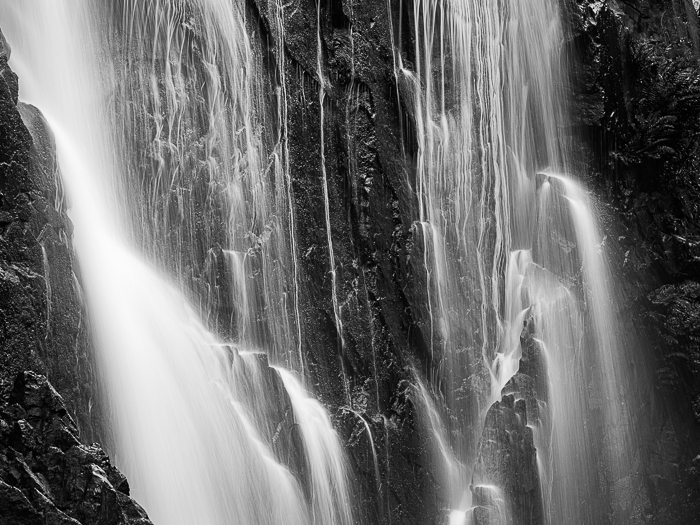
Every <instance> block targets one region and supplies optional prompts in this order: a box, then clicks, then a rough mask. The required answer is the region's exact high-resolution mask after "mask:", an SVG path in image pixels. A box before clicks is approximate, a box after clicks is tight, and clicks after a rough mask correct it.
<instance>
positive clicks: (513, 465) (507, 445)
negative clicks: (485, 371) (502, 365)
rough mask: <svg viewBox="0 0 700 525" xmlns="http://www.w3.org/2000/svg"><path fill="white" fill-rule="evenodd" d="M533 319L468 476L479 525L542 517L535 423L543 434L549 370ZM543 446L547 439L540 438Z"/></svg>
mask: <svg viewBox="0 0 700 525" xmlns="http://www.w3.org/2000/svg"><path fill="white" fill-rule="evenodd" d="M533 332H534V326H533V321H532V319H531V318H530V319H528V321H527V322H526V323H525V327H524V328H523V331H522V334H521V336H520V346H521V349H522V357H521V360H520V368H519V370H518V373H517V374H515V375H514V376H513V377H512V378H511V380H510V381H509V382H508V383H507V384H506V386H505V387H504V388H503V392H502V393H503V397H502V399H501V401H497V402H496V403H494V404H493V405H492V406H491V408H489V410H488V412H487V414H486V420H485V422H484V430H483V432H482V435H481V441H480V442H479V451H478V457H477V463H476V466H475V468H474V475H473V479H472V488H471V490H472V494H473V502H474V506H476V507H477V509H475V511H474V518H475V522H476V523H477V524H478V525H491V524H493V525H497V524H502V523H509V524H510V523H522V524H537V523H543V522H544V513H543V499H542V498H543V494H542V482H541V481H542V480H540V472H539V469H538V466H537V454H538V453H539V454H544V453H545V451H544V450H537V449H536V447H535V440H534V435H533V428H538V429H539V431H540V432H541V433H542V435H543V436H544V435H546V434H547V433H548V432H547V429H546V428H543V427H542V425H541V423H542V418H541V414H540V410H541V409H540V407H541V406H544V407H546V402H547V380H546V378H547V371H546V368H545V365H544V359H543V357H542V353H541V349H540V347H539V344H538V343H537V342H536V341H535V340H534V336H533ZM542 445H545V446H546V444H545V443H542Z"/></svg>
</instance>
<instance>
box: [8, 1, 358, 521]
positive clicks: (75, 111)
mask: <svg viewBox="0 0 700 525" xmlns="http://www.w3.org/2000/svg"><path fill="white" fill-rule="evenodd" d="M122 7H123V12H122V13H121V14H122V18H121V21H122V23H123V26H122V28H128V30H127V31H126V32H125V34H124V37H125V38H126V40H125V41H124V42H123V43H122V44H121V45H123V46H124V47H123V49H124V50H126V51H125V56H126V59H127V60H126V62H128V60H131V61H132V62H131V64H132V66H134V67H136V69H135V72H136V74H134V71H133V70H132V71H129V72H128V73H127V74H129V75H133V76H131V77H124V78H128V79H129V80H132V81H133V82H134V83H135V85H136V88H137V89H140V90H141V92H140V93H139V95H138V97H137V96H136V95H135V94H134V93H133V92H132V91H131V89H132V88H133V86H132V87H129V84H128V82H125V81H124V78H122V79H121V80H120V81H117V78H118V77H119V75H120V74H121V71H120V67H122V66H123V65H124V63H126V62H114V63H113V62H110V58H109V57H110V55H111V54H112V53H113V51H109V52H108V50H109V49H110V47H109V44H108V43H107V42H106V41H105V40H104V38H103V37H104V32H105V26H106V22H105V21H104V19H103V18H101V17H103V16H105V11H103V10H101V9H99V8H96V7H95V6H94V5H93V3H92V2H70V1H55V0H41V1H36V2H31V3H29V2H21V3H18V2H13V1H9V0H6V1H2V2H0V20H2V24H3V30H4V31H5V35H6V37H7V39H8V40H9V41H10V42H12V45H13V55H12V66H13V67H14V68H15V69H16V71H17V72H18V73H19V75H21V86H22V87H21V92H20V98H21V99H22V100H23V101H26V102H30V103H32V104H35V105H36V106H37V107H39V108H40V109H41V110H42V111H43V113H44V114H45V116H46V118H47V120H48V121H49V123H50V125H51V128H52V130H53V132H54V134H55V136H56V144H57V150H58V158H59V163H60V166H61V173H62V175H63V179H64V183H65V186H66V189H67V195H68V200H69V205H70V217H71V219H72V221H73V223H74V225H75V233H74V246H75V250H76V253H77V256H78V260H79V264H80V269H81V276H82V280H83V284H84V287H85V290H86V296H87V302H88V305H89V310H90V319H91V323H92V327H93V331H94V333H95V337H96V341H95V343H96V348H97V357H96V358H97V362H98V364H99V366H100V371H101V376H102V378H103V387H104V389H105V392H106V396H107V399H108V406H107V407H105V408H106V410H107V413H108V415H109V419H110V428H111V433H112V435H113V440H114V443H115V460H116V463H117V464H118V465H119V466H120V467H121V468H122V469H123V470H124V471H125V473H126V474H127V476H128V477H129V480H130V484H131V487H132V494H133V496H134V497H135V498H136V499H137V500H138V501H139V502H140V503H141V504H143V505H144V507H145V508H146V509H147V511H148V513H149V516H150V517H151V518H152V519H153V521H154V522H155V523H164V524H183V525H184V524H187V525H191V524H193V523H202V524H220V525H223V524H230V523H240V524H250V525H256V524H257V525H273V524H279V523H289V524H296V525H302V524H306V523H310V522H313V521H314V520H315V521H316V522H318V523H338V524H341V525H349V524H350V523H352V517H351V506H350V504H349V501H348V497H349V496H348V494H349V492H348V491H349V484H348V482H347V480H346V473H345V459H344V455H343V454H344V453H343V450H342V448H341V447H340V445H339V443H338V438H337V436H336V434H335V431H334V430H333V428H332V426H331V425H330V420H329V419H328V415H327V414H326V413H325V411H324V409H323V407H322V406H321V405H320V404H319V403H317V402H316V401H314V400H312V399H311V398H309V397H308V396H307V395H306V394H303V393H302V390H301V387H300V385H299V384H298V383H296V382H295V381H294V380H293V379H292V378H291V376H288V375H287V374H286V373H282V372H281V373H282V379H283V381H282V380H280V379H277V380H275V379H274V378H275V377H277V375H276V374H277V372H275V371H274V370H272V369H270V368H268V367H267V365H266V364H265V363H266V361H263V362H260V361H259V359H258V358H257V357H255V354H251V353H245V352H242V351H240V350H239V349H240V348H244V347H245V346H246V345H248V344H252V345H261V344H264V343H268V344H269V346H271V347H272V348H271V351H270V354H271V356H275V357H279V358H280V360H282V361H283V362H288V363H289V362H291V363H294V362H295V359H296V358H297V355H298V354H295V353H293V352H292V353H290V354H288V353H286V351H285V352H281V351H276V349H277V348H279V347H280V346H281V345H282V343H284V345H285V346H287V347H291V348H292V349H293V348H294V346H295V343H293V344H291V345H289V342H290V341H295V336H300V330H299V329H298V328H297V330H296V333H294V332H295V331H294V330H293V329H292V330H290V329H289V325H288V324H287V323H286V319H287V318H288V316H287V312H286V311H284V312H281V311H278V314H277V315H278V317H279V319H282V321H281V322H280V323H274V322H271V323H270V324H269V328H265V330H267V331H268V333H269V334H270V335H266V336H262V335H260V332H259V326H258V324H256V321H255V316H256V305H255V304H254V301H256V300H259V299H258V295H256V294H255V293H252V292H251V290H250V288H249V287H250V284H249V281H250V279H249V273H250V271H251V269H250V264H251V263H249V259H250V257H257V258H258V259H263V263H262V264H261V267H262V269H263V272H264V273H265V275H266V278H265V279H264V286H263V293H262V297H263V301H265V302H266V304H267V309H266V310H267V311H271V312H272V313H271V314H269V315H270V316H271V317H272V316H274V315H275V313H274V312H275V309H276V308H277V306H275V305H276V304H281V303H279V302H278V301H279V300H280V299H281V298H282V297H283V294H282V293H280V292H279V290H278V287H280V286H282V285H280V284H279V283H280V281H279V279H283V280H284V279H286V277H285V275H286V274H285V275H280V273H281V272H282V273H283V272H284V271H286V270H285V269H284V268H282V269H280V270H279V271H277V270H275V269H274V268H271V266H270V265H269V264H268V263H267V258H266V256H270V257H273V256H274V255H275V254H276V253H277V252H278V251H285V250H286V248H284V246H285V243H286V241H285V239H284V238H282V239H280V237H284V235H285V233H284V228H283V226H284V225H283V224H281V225H275V224H274V223H270V222H269V221H268V222H267V224H263V225H256V224H251V223H249V220H251V219H249V218H250V217H255V218H256V220H260V218H262V219H263V220H265V219H266V218H267V217H271V214H270V212H269V211H268V206H273V207H274V206H276V205H278V204H280V205H281V206H282V208H281V210H278V211H281V212H283V213H282V215H284V213H287V211H288V208H287V206H289V198H288V195H286V194H284V193H283V194H282V195H269V192H267V190H266V182H265V179H264V170H262V169H261V167H260V164H261V162H262V160H261V159H262V155H263V152H262V149H263V147H262V140H261V137H260V136H258V135H256V132H255V128H254V123H253V122H252V119H253V118H254V117H255V114H256V113H255V111H256V109H257V108H256V104H257V102H256V101H255V100H254V99H253V96H252V87H253V83H254V82H255V79H256V77H255V75H253V74H246V71H248V72H249V73H251V70H252V69H253V68H254V67H255V58H254V55H253V52H252V50H251V48H250V45H249V43H248V39H247V36H246V35H245V32H244V29H243V23H242V21H241V19H240V17H241V16H242V14H241V12H240V11H239V10H238V8H237V7H236V6H235V4H231V3H230V2H225V1H218V0H207V1H205V0H201V1H194V0H193V1H192V2H190V3H186V4H185V3H183V5H180V6H178V5H175V4H169V3H165V2H156V3H152V5H151V9H150V10H143V9H142V7H143V6H141V5H140V4H138V3H132V2H125V3H124V5H123V6H122ZM180 9H185V10H186V11H180ZM185 12H186V13H187V15H188V16H189V17H190V18H188V19H186V18H185V17H184V15H185ZM186 24H191V26H187V25H186ZM188 31H193V32H195V33H198V34H200V36H201V35H203V37H202V38H203V41H205V42H206V43H207V44H208V45H209V46H210V47H209V48H208V50H207V51H205V56H204V60H203V63H202V65H201V66H202V67H203V69H202V71H204V72H205V75H204V80H203V82H204V86H205V88H206V89H205V93H206V97H204V99H202V100H201V101H200V99H198V98H197V97H191V96H190V95H188V94H187V89H188V86H187V82H188V79H187V77H186V72H185V66H187V67H190V68H196V67H200V66H198V65H197V64H195V63H193V62H192V61H191V60H192V59H191V58H190V57H187V53H188V50H187V49H186V48H185V40H186V39H187V38H192V35H191V34H188ZM144 50H147V51H148V52H149V53H151V54H150V56H144ZM160 53H165V57H164V58H165V60H164V61H162V62H161V58H163V57H162V55H160ZM207 53H208V54H207ZM145 55H148V53H146V54H145ZM149 64H150V65H149ZM161 68H163V69H161ZM189 73H190V74H192V71H189ZM157 74H162V75H163V77H162V79H164V82H165V89H164V90H161V89H160V88H159V87H158V86H157V85H155V83H156V82H158V78H157ZM114 86H119V90H121V92H119V91H118V92H116V93H115V92H114V91H113V89H114ZM139 100H140V103H141V106H140V107H139V106H136V105H135V104H136V103H137V102H139ZM190 101H193V102H190ZM122 103H123V104H124V105H123V106H120V104H122ZM197 104H199V106H197V107H195V106H196V105H197ZM133 108H136V110H135V111H133V113H134V114H138V110H139V109H142V110H144V111H146V112H149V111H151V112H152V113H151V114H150V115H151V117H152V118H153V119H154V120H153V122H154V123H155V126H154V127H152V128H151V127H149V128H143V129H140V128H138V122H139V121H138V118H137V117H138V115H137V116H136V117H134V116H133V115H132V114H131V113H130V111H132V109H133ZM202 111H205V112H206V113H207V114H208V115H209V117H210V118H209V119H208V125H207V129H204V138H205V140H206V145H205V148H204V151H205V152H206V154H207V157H206V162H205V163H204V165H203V168H204V173H205V174H206V176H207V177H208V178H209V180H210V184H209V187H210V190H211V192H212V194H213V193H216V194H217V195H216V196H215V197H214V198H211V194H210V196H209V197H207V200H206V201H205V202H204V203H202V202H197V200H196V198H194V197H191V196H189V197H188V192H189V193H190V194H191V193H194V192H195V191H196V187H195V186H187V184H188V183H191V181H190V180H188V178H187V176H186V173H185V172H186V170H187V169H188V162H189V161H188V159H187V158H186V157H187V153H188V152H187V150H188V147H190V145H188V143H187V140H188V139H187V137H188V135H187V134H188V133H192V132H196V131H197V125H198V122H197V115H200V114H201V112H202ZM125 115H126V116H125ZM229 119H230V120H229ZM118 123H121V125H122V126H123V128H124V129H125V128H129V127H130V128H131V129H132V131H133V132H134V133H133V135H131V136H129V139H131V140H124V137H122V136H120V135H119V131H120V129H121V128H120V127H119V126H118V125H117V124H118ZM188 126H189V129H185V128H187V127H188ZM139 134H140V135H139ZM144 137H146V139H147V140H144ZM139 147H142V148H148V149H149V151H150V153H149V157H148V158H151V159H153V160H154V162H153V163H152V164H151V165H150V166H149V165H148V164H146V165H145V169H144V165H143V164H142V165H141V166H142V169H143V171H141V172H134V168H133V165H131V166H130V165H129V162H128V161H127V160H126V159H124V158H122V157H120V155H127V154H132V155H137V154H138V151H136V153H134V151H135V150H137V149H138V148H139ZM231 159H236V160H235V162H234V163H231ZM243 170H244V171H245V175H246V176H245V177H243V173H242V172H243ZM149 177H150V178H149ZM256 177H257V178H258V179H256ZM139 180H141V181H142V182H141V185H140V184H139V183H138V182H137V181H139ZM171 195H176V196H177V198H176V199H175V200H174V201H170V200H169V199H170V196H171ZM209 201H212V202H209ZM164 202H165V203H166V205H165V207H163V206H164V205H163V203H164ZM170 202H173V203H174V204H172V205H174V206H175V209H176V211H177V213H176V214H175V215H174V216H175V217H176V219H175V220H176V221H180V222H181V223H186V222H187V220H188V218H190V217H191V216H192V214H195V213H201V212H202V209H203V210H204V213H205V214H206V213H209V211H208V210H209V208H208V206H215V205H221V206H222V207H223V209H224V210H226V211H227V213H228V215H227V216H224V217H223V222H224V226H223V233H221V234H219V233H217V232H215V231H214V230H213V229H207V232H208V233H207V234H206V238H209V239H210V240H212V242H214V241H213V238H214V237H216V236H217V235H218V236H219V239H220V240H219V241H218V242H220V243H224V245H223V252H222V253H224V254H225V256H226V257H227V258H228V268H229V273H230V280H231V285H230V286H231V287H230V292H228V293H231V294H232V301H233V304H234V311H233V317H234V318H235V319H234V321H235V324H236V330H235V333H236V334H237V336H238V337H237V339H238V341H237V343H236V344H235V345H233V344H231V343H228V344H224V342H222V341H221V339H220V338H219V337H218V336H216V335H214V334H213V333H212V332H211V331H210V330H209V328H208V327H207V326H205V325H204V323H203V322H202V320H201V319H202V315H204V316H205V318H206V320H207V321H209V322H212V320H213V318H212V316H211V314H212V310H213V308H214V307H215V306H216V305H215V304H214V305H212V304H211V303H212V299H211V297H210V298H209V299H208V300H204V301H199V305H198V306H195V305H194V304H193V303H192V301H191V300H190V298H197V297H198V295H197V293H196V292H197V290H196V289H195V290H193V289H192V288H190V287H189V286H188V285H190V284H191V283H192V281H193V280H192V277H193V275H192V274H190V275H188V272H191V271H192V270H191V268H192V264H193V263H196V261H197V258H198V257H200V256H202V255H204V256H205V257H207V258H209V257H210V256H211V254H212V253H213V252H212V250H211V248H209V247H206V246H205V247H204V249H199V248H195V247H194V246H195V245H194V244H193V245H190V244H189V243H190V241H189V240H188V237H190V236H194V235H196V234H198V233H200V234H201V232H197V231H195V230H194V229H188V227H187V226H186V225H182V226H181V227H180V228H178V229H177V230H176V233H177V238H176V239H175V242H174V245H173V244H172V243H171V240H172V239H171V238H169V237H168V235H169V234H168V232H169V231H171V227H172V224H171V222H170V221H171V220H172V219H171V218H172V217H173V214H172V213H171V212H168V210H167V207H168V205H171V204H169V203H170ZM202 204H203V208H202V207H201V206H202ZM198 206H200V207H198ZM249 206H250V207H253V209H252V210H250V209H249ZM285 210H287V211H285ZM247 228H250V230H255V229H256V228H258V232H259V234H257V235H253V234H251V235H249V236H247V237H245V236H241V234H240V231H241V230H244V231H245V230H246V229H247ZM270 238H271V240H270ZM251 239H252V240H251ZM205 240H206V239H205ZM244 241H246V242H249V244H245V243H244ZM268 241H269V242H268ZM251 244H252V246H251ZM173 249H175V251H176V252H177V251H178V250H182V252H183V253H179V252H178V255H177V256H175V257H173V256H172V255H171V253H172V250H173ZM188 250H189V251H188ZM253 250H257V252H255V251H253ZM190 252H191V253H190ZM183 254H184V255H183ZM207 260H208V259H207ZM168 261H175V264H174V265H169V264H167V263H168ZM290 267H291V265H290ZM275 272H277V273H275ZM195 277H196V276H195ZM294 279H296V274H295V276H294ZM223 293H226V290H223ZM294 302H295V305H296V303H298V298H297V299H295V301H294ZM295 307H296V306H295ZM259 308H261V307H259ZM297 308H298V307H297ZM283 309H284V308H283ZM258 311H260V310H258ZM282 314H284V315H282ZM297 315H298V309H297ZM276 330H277V332H275V331H276ZM290 334H291V336H290ZM285 338H286V339H285ZM296 363H297V364H298V365H299V366H301V365H302V359H301V357H300V356H299V359H298V361H296ZM266 378H267V379H266ZM270 381H272V383H270ZM275 381H276V382H277V384H278V385H283V386H286V387H287V388H288V390H289V398H291V403H292V407H293V409H294V413H295V415H296V418H295V419H296V424H297V425H299V427H300V428H301V432H302V435H303V437H304V443H305V445H306V448H305V451H301V452H302V457H304V456H306V457H307V458H308V462H309V465H310V466H311V468H310V471H309V472H308V473H307V475H306V477H302V473H301V472H294V473H293V472H292V471H291V470H290V468H291V467H290V466H287V465H285V463H284V462H282V461H281V460H280V457H278V455H279V454H278V452H279V451H278V450H277V445H276V444H275V443H276V441H277V440H278V439H279V435H277V434H276V435H275V437H274V440H273V432H274V431H275V429H273V428H270V423H271V421H270V420H269V415H270V414H271V413H272V412H274V410H275V409H276V408H277V406H278V405H279V404H280V403H282V402H283V401H284V396H285V395H284V394H283V393H282V392H284V388H283V387H280V388H279V389H278V391H277V392H276V391H275V389H273V388H271V387H270V385H274V384H275ZM280 417H282V416H280ZM280 428H283V427H280ZM277 430H279V429H277ZM287 431H288V430H287ZM288 453H289V451H288ZM306 484H308V485H310V486H311V487H312V489H311V491H310V492H308V493H306V492H305V490H304V489H303V486H304V485H306Z"/></svg>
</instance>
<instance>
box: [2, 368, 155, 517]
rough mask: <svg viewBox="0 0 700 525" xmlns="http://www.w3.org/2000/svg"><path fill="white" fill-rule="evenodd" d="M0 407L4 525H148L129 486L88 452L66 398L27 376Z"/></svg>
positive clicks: (97, 451)
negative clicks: (69, 411) (131, 495)
mask: <svg viewBox="0 0 700 525" xmlns="http://www.w3.org/2000/svg"><path fill="white" fill-rule="evenodd" d="M2 386H3V391H2V397H1V399H0V523H2V524H3V525H19V524H22V525H28V524H34V523H36V524H42V525H44V524H66V525H68V524H74V525H77V524H83V525H88V524H95V525H97V524H114V525H118V524H124V525H127V524H128V525H148V524H150V523H151V522H150V520H149V519H148V517H147V516H146V513H145V511H144V510H143V509H142V508H141V507H140V506H139V505H138V504H137V503H136V502H135V501H133V500H132V499H131V498H130V497H129V484H128V483H127V480H126V478H125V477H124V476H123V475H122V474H121V473H120V472H119V471H118V470H117V469H116V468H115V467H114V466H112V464H111V463H110V460H109V458H108V457H107V455H106V454H105V452H104V451H103V450H102V448H101V447H100V446H99V445H97V444H93V445H89V446H87V445H83V444H82V443H81V442H80V436H79V433H78V429H77V427H76V425H75V422H74V421H73V419H72V418H71V416H70V414H69V413H68V410H67V407H66V405H65V403H64V402H63V399H62V398H61V396H60V395H59V394H58V393H57V392H56V390H54V388H53V387H52V386H51V384H50V383H49V382H48V381H47V379H46V378H45V377H44V376H41V375H38V374H36V373H34V372H21V373H20V374H19V375H18V376H17V378H16V380H15V381H14V383H13V384H7V383H3V384H2Z"/></svg>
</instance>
